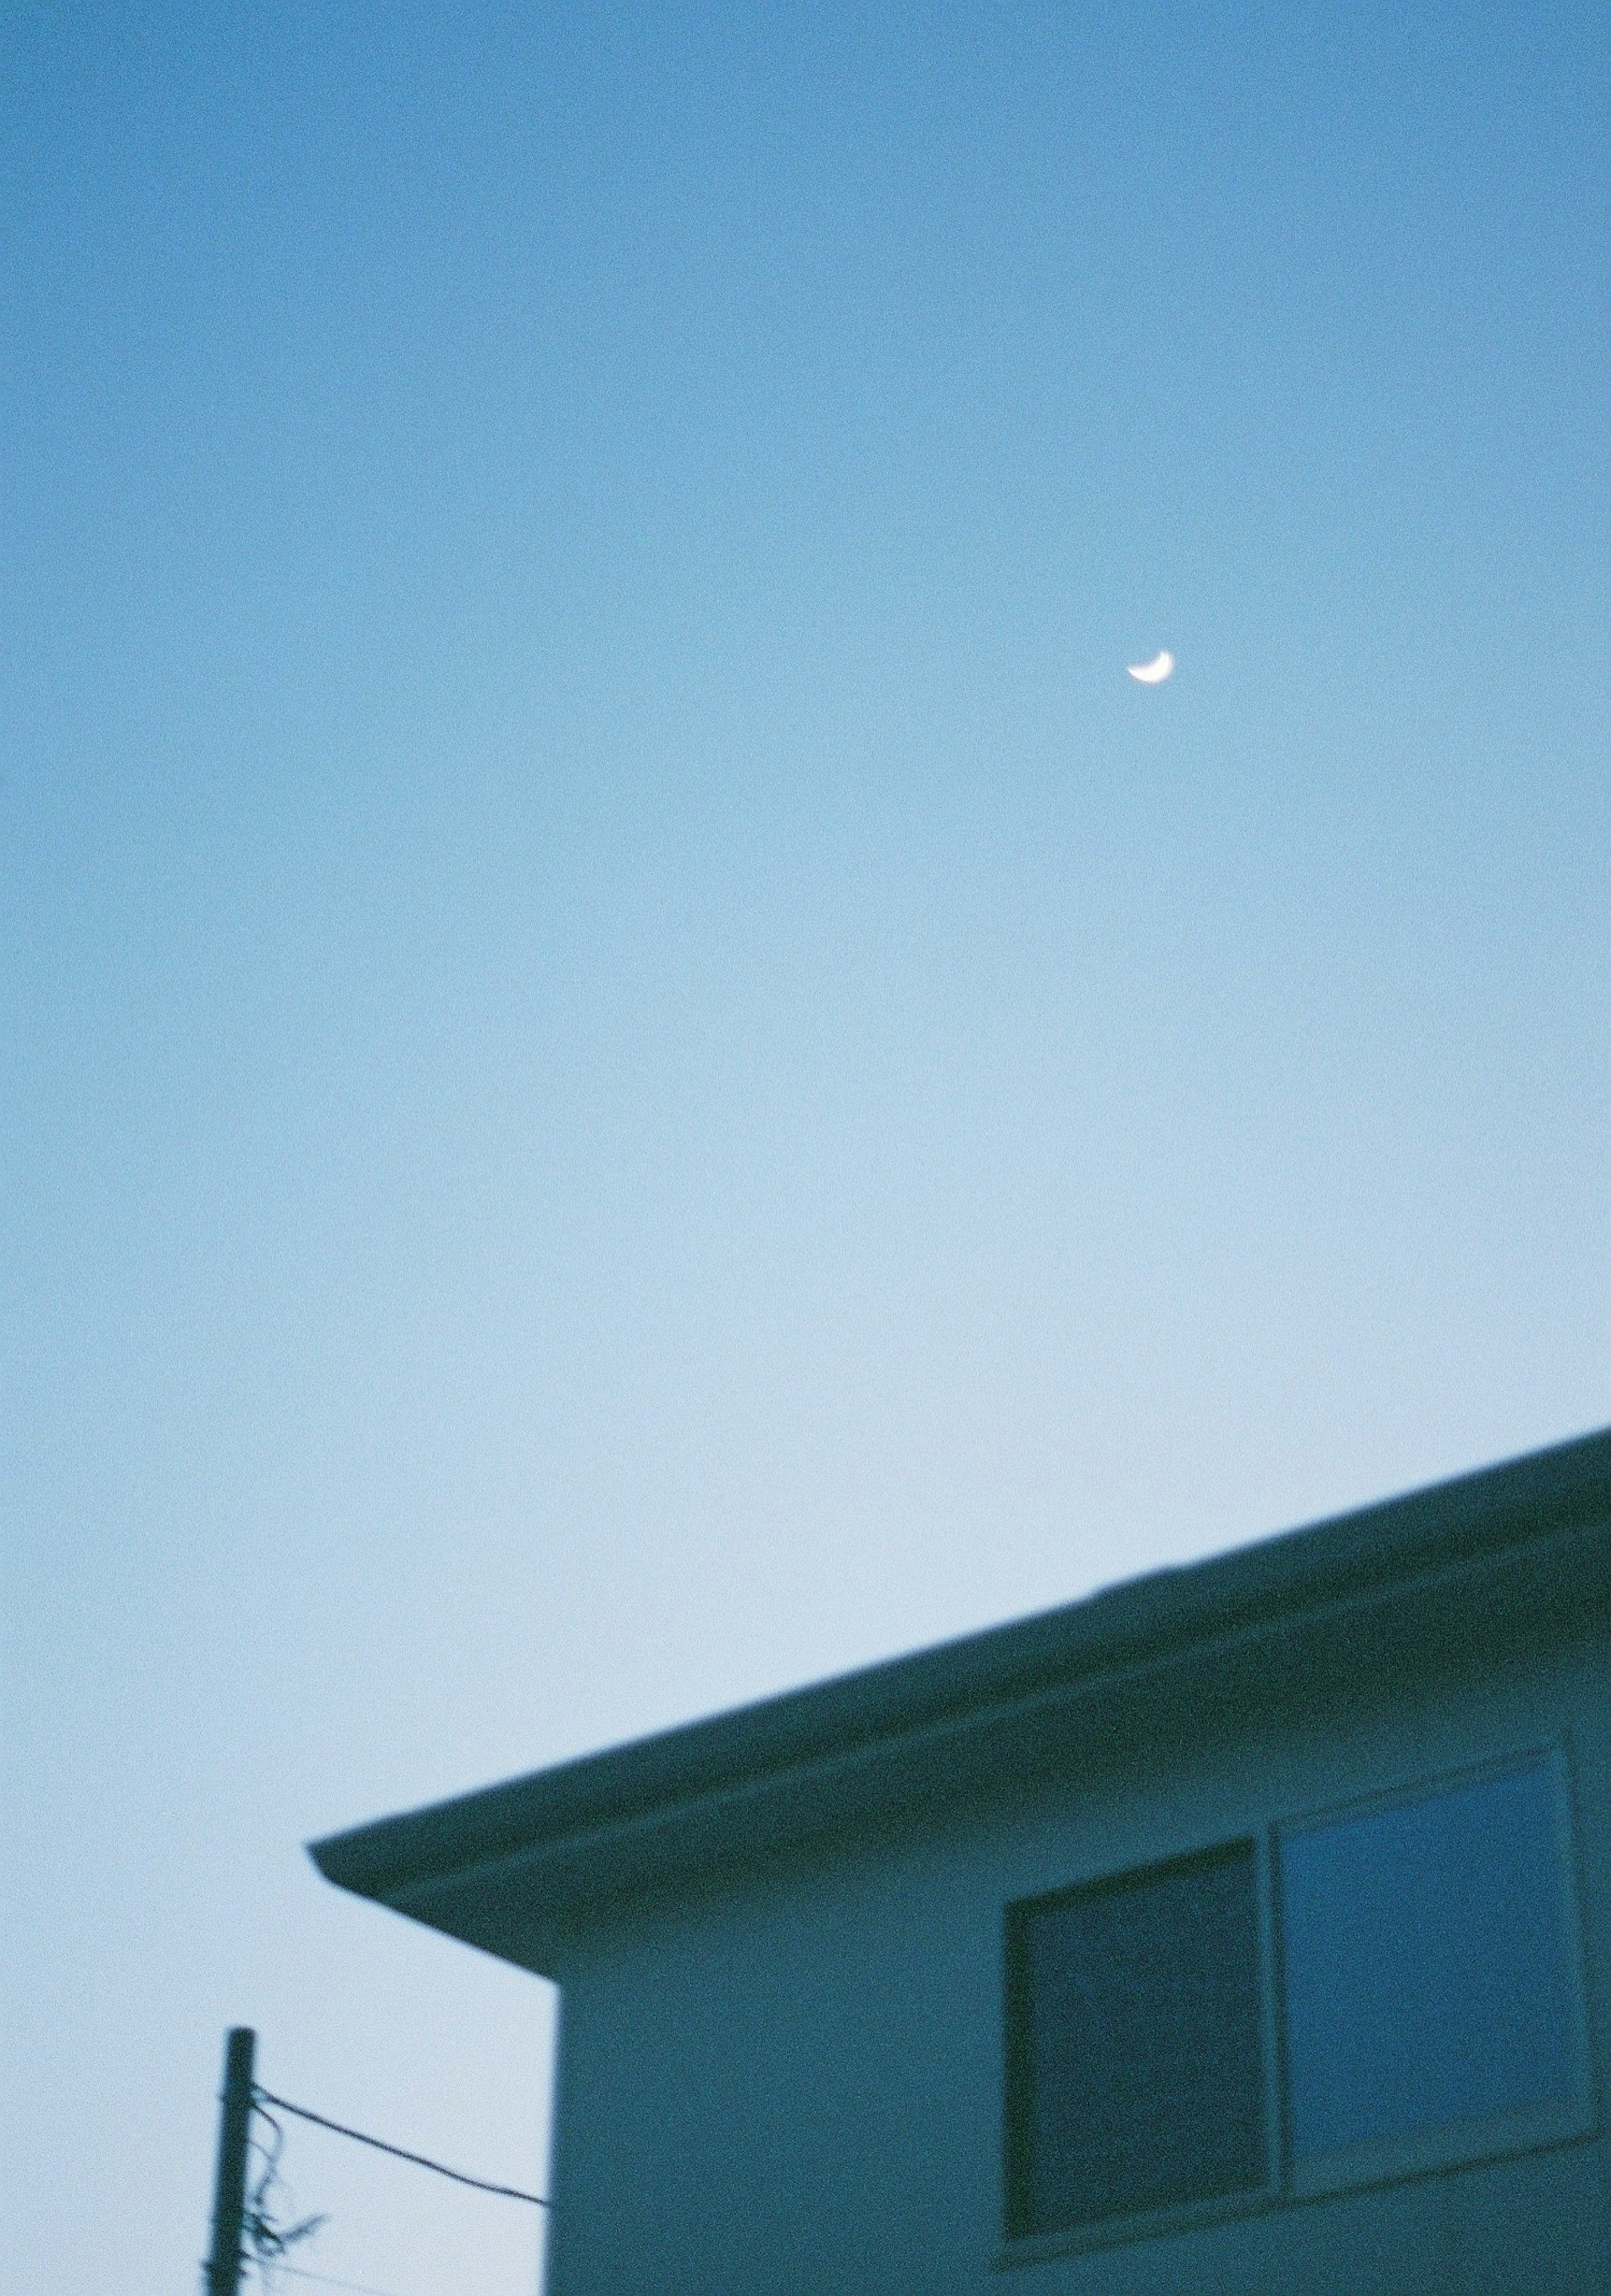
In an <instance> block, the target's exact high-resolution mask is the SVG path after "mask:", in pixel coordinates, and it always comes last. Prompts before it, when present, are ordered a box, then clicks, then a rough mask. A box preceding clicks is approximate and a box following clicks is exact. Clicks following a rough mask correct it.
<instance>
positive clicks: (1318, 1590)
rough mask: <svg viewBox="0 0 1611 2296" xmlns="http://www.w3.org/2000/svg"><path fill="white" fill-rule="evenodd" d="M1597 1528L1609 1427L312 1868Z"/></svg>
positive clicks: (754, 1774) (711, 1788) (463, 1803)
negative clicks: (1570, 1531) (1590, 1526)
mask: <svg viewBox="0 0 1611 2296" xmlns="http://www.w3.org/2000/svg"><path fill="white" fill-rule="evenodd" d="M1607 1517H1611V1429H1604V1430H1600V1431H1596V1432H1594V1433H1591V1434H1588V1435H1582V1436H1578V1437H1576V1438H1574V1439H1571V1440H1569V1441H1567V1442H1564V1443H1558V1444H1553V1445H1551V1446H1550V1447H1548V1448H1547V1449H1544V1450H1541V1451H1535V1452H1532V1453H1529V1454H1527V1455H1525V1456H1523V1457H1521V1458H1517V1459H1512V1460H1509V1461H1506V1462H1503V1463H1501V1464H1498V1465H1495V1466H1490V1467H1484V1468H1479V1469H1476V1471H1474V1472H1469V1473H1466V1474H1462V1475H1459V1476H1455V1477H1453V1478H1452V1479H1450V1480H1446V1481H1443V1482H1438V1483H1435V1484H1431V1485H1428V1486H1427V1487H1425V1488H1421V1489H1419V1490H1415V1491H1411V1492H1410V1493H1408V1494H1406V1495H1404V1496H1402V1497H1395V1498H1389V1499H1384V1500H1378V1501H1376V1502H1373V1503H1372V1504H1370V1505H1366V1506H1363V1507H1360V1508H1355V1509H1352V1510H1350V1511H1349V1512H1347V1513H1344V1514H1341V1515H1336V1516H1331V1517H1328V1518H1326V1519H1324V1520H1323V1521H1320V1522H1318V1523H1315V1524H1313V1525H1309V1526H1306V1527H1304V1528H1302V1529H1296V1530H1290V1531H1287V1532H1284V1533H1280V1534H1278V1535H1276V1536H1274V1537H1272V1538H1264V1539H1261V1540H1258V1541H1256V1542H1255V1543H1254V1544H1251V1545H1248V1546H1241V1547H1237V1548H1233V1549H1231V1551H1230V1552H1229V1553H1226V1554H1217V1555H1214V1556H1211V1557H1209V1558H1208V1559H1207V1560H1206V1561H1204V1562H1195V1563H1190V1564H1187V1565H1183V1566H1180V1567H1176V1568H1173V1569H1168V1570H1159V1571H1155V1572H1152V1573H1149V1575H1147V1576H1145V1577H1142V1578H1140V1579H1128V1580H1124V1581H1123V1582H1121V1583H1120V1584H1119V1585H1117V1586H1115V1587H1108V1588H1105V1589H1103V1590H1101V1591H1100V1592H1099V1593H1097V1594H1095V1595H1088V1596H1085V1597H1084V1598H1082V1599H1081V1600H1079V1601H1077V1602H1075V1603H1066V1604H1063V1605H1061V1606H1059V1608H1057V1609H1055V1610H1051V1611H1041V1612H1038V1613H1035V1614H1034V1615H1032V1616H1031V1617H1029V1618H1026V1619H1021V1620H1014V1621H1011V1622H1010V1623H1009V1624H1007V1625H1005V1626H998V1627H989V1628H984V1629H982V1630H980V1631H977V1632H975V1633H972V1634H969V1635H965V1636H959V1637H957V1638H955V1639H954V1640H952V1641H949V1642H945V1643H941V1644H936V1645H933V1646H931V1647H929V1648H927V1649H923V1650H920V1651H918V1652H912V1653H909V1654H907V1655H904V1656H902V1657H898V1658H894V1659H886V1660H882V1661H879V1662H878V1663H877V1664H875V1665H872V1666H870V1667H863V1668H859V1669H856V1670H855V1671H854V1672H851V1673H848V1674H843V1675H838V1676H833V1677H830V1678H828V1679H827V1680H826V1681H823V1682H819V1683H816V1684H814V1685H809V1686H807V1687H806V1688H804V1689H799V1690H790V1691H786V1692H784V1693H781V1695H777V1696H773V1697H770V1698H766V1699H763V1700H759V1701H756V1702H754V1703H752V1704H749V1705H746V1706H741V1707H738V1708H735V1709H732V1710H729V1711H727V1712H724V1713H721V1714H717V1715H715V1716H713V1717H710V1718H705V1719H702V1720H699V1721H694V1722H688V1723H683V1724H680V1725H677V1726H675V1727H673V1728H671V1729H668V1730H663V1731H659V1732H657V1733H655V1734H652V1735H651V1736H649V1737H646V1738H640V1739H637V1740H634V1741H631V1742H629V1743H626V1744H624V1745H620V1746H616V1747H612V1748H609V1749H607V1750H606V1751H603V1752H601V1753H596V1754H587V1755H583V1756H581V1757H579V1758H577V1759H575V1760H572V1761H568V1762H564V1763H560V1764H558V1765H556V1766H554V1767H552V1768H549V1769H545V1770H539V1771H536V1772H534V1773H531V1774H529V1775H526V1776H523V1777H517V1778H514V1779H511V1780H510V1781H508V1782H506V1783H504V1784H497V1785H492V1786H486V1787H482V1788H479V1789H478V1790H477V1791H475V1792H470V1793H467V1794H460V1795H455V1796H454V1797H452V1798H450V1799H448V1800H444V1801H438V1802H435V1803H431V1804H429V1805H427V1806H426V1807H424V1808H420V1809H415V1810H410V1811H405V1812H403V1813H401V1814H400V1815H398V1816H392V1817H385V1818H380V1819H378V1820H375V1821H373V1822H372V1823H371V1824H368V1825H361V1826H356V1827H354V1828H352V1829H350V1830H348V1831H346V1832H343V1833H337V1834H332V1835H331V1836H328V1837H327V1838H325V1839H323V1840H322V1841H315V1842H313V1843H311V1844H310V1845H309V1855H310V1856H311V1857H312V1858H313V1860H314V1862H315V1865H316V1866H318V1868H319V1871H320V1872H321V1873H322V1874H323V1875H324V1876H325V1878H326V1879H327V1880H328V1881H331V1882H335V1883H336V1884H337V1885H338V1886H339V1887H340V1888H342V1889H346V1890H352V1891H354V1892H356V1894H357V1895H359V1896H361V1897H366V1898H379V1899H380V1900H382V1901H389V1900H391V1899H393V1898H395V1897H397V1895H398V1894H400V1893H403V1892H405V1891H411V1890H415V1889H417V1888H419V1887H421V1886H422V1885H425V1884H429V1883H431V1882H443V1881H446V1880H447V1879H449V1878H450V1877H451V1876H453V1875H454V1874H461V1873H463V1872H465V1871H466V1870H467V1869H470V1868H472V1867H476V1866H486V1865H487V1864H488V1863H489V1862H490V1861H493V1860H501V1859H503V1858H507V1857H511V1856H512V1855H516V1854H518V1853H519V1852H520V1851H521V1850H523V1849H535V1848H537V1847H541V1846H548V1845H552V1844H557V1843H559V1842H561V1841H566V1840H568V1839H571V1838H574V1837H577V1836H580V1835H584V1834H588V1833H596V1832H597V1831H598V1830H599V1829H600V1828H601V1827H607V1826H612V1825H621V1824H623V1823H625V1822H628V1821H630V1820H632V1819H634V1818H637V1817H642V1816H647V1815H650V1814H651V1813H653V1812H655V1811H657V1810H664V1809H666V1808H672V1807H675V1806H676V1805H678V1804H685V1803H690V1802H693V1801H697V1800H703V1799H705V1798H707V1797H708V1796H710V1795H712V1794H716V1793H723V1792H730V1791H731V1790H732V1788H733V1787H735V1786H737V1785H740V1784H756V1783H759V1782H761V1781H762V1780H764V1779H765V1778H766V1777H767V1776H769V1775H780V1774H782V1773H785V1772H788V1771H790V1770H793V1769H796V1768H797V1767H800V1766H801V1765H802V1764H810V1763H814V1762H819V1761H821V1760H822V1759H824V1757H826V1756H830V1755H833V1754H845V1753H848V1752H851V1751H854V1750H855V1749H857V1748H862V1747H867V1746H871V1745H872V1744H875V1743H879V1742H880V1741H890V1740H894V1739H897V1738H899V1737H902V1736H904V1735H906V1734H911V1733H915V1732H919V1731H924V1730H927V1729H928V1728H931V1727H932V1726H934V1725H935V1724H936V1723H941V1722H945V1721H946V1720H948V1719H953V1718H957V1717H959V1716H961V1715H964V1714H966V1713H967V1712H968V1711H969V1710H971V1709H974V1708H978V1707H984V1706H989V1705H994V1704H997V1703H999V1702H1001V1701H1002V1700H1004V1699H1011V1698H1018V1697H1022V1696H1024V1695H1026V1694H1032V1693H1035V1692H1036V1691H1039V1690H1043V1689H1046V1688H1049V1687H1051V1686H1053V1685H1059V1684H1062V1685H1068V1686H1070V1687H1072V1686H1074V1685H1076V1684H1077V1683H1079V1682H1080V1681H1081V1680H1082V1679H1084V1678H1087V1677H1098V1676H1100V1675H1101V1674H1103V1673H1106V1672H1108V1670H1110V1669H1113V1668H1115V1667H1118V1666H1127V1665H1131V1664H1133V1663H1134V1662H1135V1661H1137V1660H1138V1659H1145V1658H1149V1657H1154V1656H1157V1655H1160V1654H1163V1653H1165V1652H1169V1651H1172V1650H1176V1649H1184V1648H1187V1647H1189V1646H1190V1644H1193V1643H1194V1642H1196V1641H1198V1640H1201V1639H1203V1638H1204V1637H1205V1636H1214V1635H1218V1634H1221V1633H1223V1632H1224V1631H1225V1630H1226V1629H1227V1628H1237V1627H1241V1626H1247V1625H1253V1624H1256V1623H1258V1622H1259V1621H1260V1620H1266V1619H1271V1618H1275V1617H1281V1616H1288V1615H1294V1614H1296V1613H1300V1612H1302V1611H1308V1610H1310V1609H1312V1608H1314V1607H1316V1606H1318V1605H1321V1604H1324V1603H1329V1602H1330V1601H1332V1600H1334V1599H1335V1598H1336V1597H1337V1595H1339V1594H1345V1593H1350V1592H1367V1591H1370V1590H1371V1589H1381V1588H1386V1587H1391V1586H1392V1585H1393V1584H1394V1582H1396V1581H1398V1580H1401V1579H1413V1578H1415V1577H1417V1576H1419V1574H1420V1573H1421V1572H1423V1571H1424V1570H1427V1569H1428V1568H1435V1567H1437V1566H1439V1565H1443V1564H1448V1563H1450V1562H1460V1561H1461V1560H1463V1559H1465V1558H1467V1557H1471V1558H1476V1557H1479V1556H1482V1555H1484V1554H1490V1553H1492V1552H1495V1551H1502V1550H1504V1549H1506V1548H1509V1547H1512V1546H1522V1545H1525V1544H1527V1543H1529V1542H1530V1541H1532V1540H1533V1539H1535V1538H1538V1537H1540V1536H1541V1535H1543V1534H1546V1533H1549V1532H1552V1531H1556V1530H1560V1529H1569V1528H1572V1527H1574V1526H1577V1525H1582V1524H1587V1523H1590V1522H1593V1521H1598V1520H1601V1519H1604V1518H1607Z"/></svg>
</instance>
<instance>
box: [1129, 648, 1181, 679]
mask: <svg viewBox="0 0 1611 2296" xmlns="http://www.w3.org/2000/svg"><path fill="white" fill-rule="evenodd" d="M1173 668H1174V656H1173V654H1172V653H1171V652H1169V651H1168V649H1167V648H1165V651H1164V652H1162V653H1160V654H1158V655H1157V656H1156V657H1155V658H1154V660H1151V661H1136V662H1132V663H1131V665H1130V675H1131V676H1132V677H1133V678H1134V680H1135V682H1136V684H1137V685H1162V684H1163V682H1164V680H1165V678H1166V677H1167V676H1168V675H1169V673H1170V671H1171V670H1172V669H1173Z"/></svg>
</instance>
